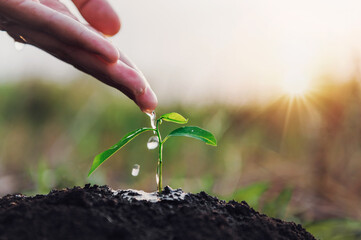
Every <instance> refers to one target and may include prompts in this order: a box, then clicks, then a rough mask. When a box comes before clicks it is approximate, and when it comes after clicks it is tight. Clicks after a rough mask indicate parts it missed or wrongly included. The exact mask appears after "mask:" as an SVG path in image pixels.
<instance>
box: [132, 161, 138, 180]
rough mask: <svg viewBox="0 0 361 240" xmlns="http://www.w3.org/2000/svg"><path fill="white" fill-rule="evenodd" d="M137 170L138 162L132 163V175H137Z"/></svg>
mask: <svg viewBox="0 0 361 240" xmlns="http://www.w3.org/2000/svg"><path fill="white" fill-rule="evenodd" d="M139 170H140V166H139V164H134V166H133V169H132V175H133V176H134V177H136V176H138V174H139Z"/></svg>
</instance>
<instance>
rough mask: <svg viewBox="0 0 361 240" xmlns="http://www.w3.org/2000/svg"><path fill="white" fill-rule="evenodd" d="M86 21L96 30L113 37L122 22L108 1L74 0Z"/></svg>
mask: <svg viewBox="0 0 361 240" xmlns="http://www.w3.org/2000/svg"><path fill="white" fill-rule="evenodd" d="M72 1H73V3H74V4H75V6H76V7H77V8H78V9H79V12H80V13H81V15H82V16H83V17H84V19H85V20H86V21H87V22H88V23H89V24H90V25H91V26H93V27H94V28H95V29H96V30H98V31H100V32H102V33H104V34H105V35H110V36H113V35H115V34H116V33H117V32H119V29H120V25H121V24H120V20H119V17H118V15H117V14H116V12H115V11H114V10H113V8H112V7H111V6H110V4H109V3H108V2H107V1H106V0H72Z"/></svg>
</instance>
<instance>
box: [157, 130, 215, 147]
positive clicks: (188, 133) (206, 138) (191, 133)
mask: <svg viewBox="0 0 361 240" xmlns="http://www.w3.org/2000/svg"><path fill="white" fill-rule="evenodd" d="M176 136H183V137H190V138H195V139H198V140H201V141H203V142H205V143H206V144H209V145H212V146H217V140H216V138H215V137H214V136H213V134H212V133H210V132H208V131H206V130H204V129H202V128H199V127H181V128H177V129H176V130H174V131H173V132H171V133H169V135H168V136H167V137H166V138H165V139H164V141H163V142H165V141H166V140H167V139H168V138H169V137H176Z"/></svg>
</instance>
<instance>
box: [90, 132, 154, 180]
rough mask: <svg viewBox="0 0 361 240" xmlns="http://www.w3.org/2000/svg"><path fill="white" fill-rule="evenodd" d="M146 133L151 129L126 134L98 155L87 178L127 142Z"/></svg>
mask: <svg viewBox="0 0 361 240" xmlns="http://www.w3.org/2000/svg"><path fill="white" fill-rule="evenodd" d="M146 131H153V129H152V128H139V129H137V130H135V131H133V132H130V133H128V134H127V135H125V136H124V137H123V138H122V139H120V141H119V142H117V143H116V144H115V145H113V146H111V147H110V148H109V149H108V150H105V151H104V152H102V153H100V154H98V155H97V156H96V157H95V158H94V160H93V164H92V166H91V168H90V171H89V174H88V177H89V176H90V175H91V174H92V173H93V172H94V171H95V169H97V168H98V167H99V166H100V165H101V164H102V163H103V162H105V160H107V159H108V158H110V157H111V156H112V155H113V154H114V153H116V152H117V151H118V150H119V149H121V148H122V147H123V146H124V145H126V144H127V143H128V142H130V141H131V140H133V139H134V138H135V137H136V136H138V135H139V134H141V133H143V132H146Z"/></svg>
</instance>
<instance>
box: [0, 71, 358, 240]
mask: <svg viewBox="0 0 361 240" xmlns="http://www.w3.org/2000/svg"><path fill="white" fill-rule="evenodd" d="M319 86H320V87H319V88H318V89H319V90H318V91H317V92H316V91H314V92H309V93H308V94H305V95H304V96H302V97H295V96H293V97H291V96H289V95H284V96H282V97H280V98H277V99H274V100H273V101H271V102H270V103H268V104H262V105H260V104H256V103H249V104H245V105H242V107H231V106H229V105H211V106H206V105H205V106H196V107H195V106H190V105H188V106H187V105H174V104H170V105H165V106H162V105H160V107H159V108H158V109H157V113H158V115H160V114H164V113H167V112H170V111H176V112H179V113H181V114H183V115H184V116H186V117H188V118H190V122H189V125H198V126H201V127H203V128H205V129H208V130H210V131H211V132H213V133H214V134H215V136H216V138H217V140H218V147H216V148H214V147H210V146H207V145H205V144H203V143H201V142H198V141H196V140H193V139H188V138H174V139H171V140H170V141H168V142H167V144H166V145H165V150H164V184H165V185H170V186H171V187H173V188H179V187H180V188H182V189H183V190H184V191H187V192H194V193H195V192H199V191H206V192H208V193H209V194H213V195H215V196H217V197H219V198H221V199H225V200H230V199H235V200H237V201H242V200H245V201H247V202H248V203H249V204H250V205H251V206H252V207H254V208H255V209H257V210H260V211H261V212H263V213H266V214H268V215H271V216H274V217H278V218H282V219H285V220H292V221H295V222H298V223H302V224H304V226H305V227H306V228H307V229H308V230H309V231H311V232H312V233H314V234H315V235H316V236H317V237H319V238H321V239H360V238H361V222H360V221H359V220H360V219H361V208H360V207H359V205H360V199H361V179H360V177H359V176H360V174H359V170H360V169H361V121H360V120H361V89H360V82H359V80H358V77H357V76H355V77H354V78H353V79H350V81H348V82H345V83H339V82H336V81H333V80H332V79H330V78H324V79H321V80H319ZM0 96H1V101H0V136H1V138H0V195H2V196H3V195H5V194H8V193H14V192H22V193H27V194H37V193H47V192H48V191H49V190H50V189H51V188H64V187H72V186H74V185H80V186H82V185H84V184H85V183H88V182H90V183H94V184H108V185H110V186H111V187H113V188H115V189H118V188H125V189H126V188H136V189H142V190H145V191H155V190H156V182H155V169H156V162H157V151H156V150H153V151H150V150H148V149H147V148H146V142H147V139H148V138H149V137H150V136H151V135H152V134H151V133H149V134H143V135H141V136H139V137H138V138H136V139H135V140H133V141H132V142H131V143H129V144H128V145H127V146H125V148H123V149H122V150H121V151H119V152H118V153H117V154H116V155H114V156H113V157H112V158H111V159H110V160H108V161H107V162H106V163H105V164H103V165H102V167H100V168H99V169H98V170H97V171H96V172H95V173H94V175H93V176H92V177H91V178H89V179H88V178H87V173H88V170H89V168H90V166H91V163H92V159H93V157H94V156H95V155H96V154H98V153H100V152H102V151H104V150H105V149H107V148H108V147H109V146H111V145H113V144H114V143H115V142H117V141H118V140H119V139H120V138H121V137H122V136H123V135H125V134H126V133H127V132H129V131H131V130H134V129H136V128H139V127H143V126H149V125H150V122H149V118H148V116H146V115H145V114H144V113H142V112H141V111H139V110H138V109H137V108H136V107H135V105H134V103H132V102H131V101H130V100H128V99H126V98H125V97H123V96H121V95H120V94H118V93H117V92H116V91H115V90H110V88H109V87H107V86H103V85H102V84H101V83H97V82H95V81H94V80H92V79H89V78H86V79H78V80H74V81H69V82H68V83H65V84H57V83H49V82H46V81H43V80H41V79H29V80H27V81H23V82H19V83H11V82H7V83H4V84H2V85H0ZM161 127H162V130H163V134H165V133H167V132H169V131H170V130H171V129H174V128H175V127H177V126H176V125H174V124H171V123H164V124H162V126H161ZM134 164H139V165H140V166H141V168H140V174H139V175H138V176H137V177H133V176H132V175H131V170H132V167H133V165H134Z"/></svg>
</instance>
